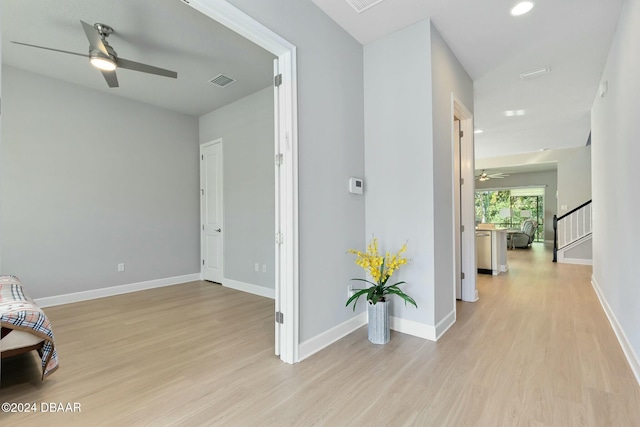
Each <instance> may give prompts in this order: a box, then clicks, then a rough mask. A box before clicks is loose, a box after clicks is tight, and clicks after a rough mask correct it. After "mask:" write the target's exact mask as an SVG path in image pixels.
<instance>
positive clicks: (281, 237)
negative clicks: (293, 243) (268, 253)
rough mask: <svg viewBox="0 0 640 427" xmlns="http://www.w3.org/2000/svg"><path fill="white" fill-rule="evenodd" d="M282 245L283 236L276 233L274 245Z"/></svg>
mask: <svg viewBox="0 0 640 427" xmlns="http://www.w3.org/2000/svg"><path fill="white" fill-rule="evenodd" d="M282 243H284V236H283V235H282V233H276V244H278V245H281V244H282Z"/></svg>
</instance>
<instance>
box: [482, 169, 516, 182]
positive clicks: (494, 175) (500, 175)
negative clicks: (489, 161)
mask: <svg viewBox="0 0 640 427" xmlns="http://www.w3.org/2000/svg"><path fill="white" fill-rule="evenodd" d="M506 176H509V175H508V174H505V173H502V172H493V173H487V172H486V171H485V170H484V169H483V170H482V173H480V175H478V176H476V179H477V180H478V181H489V180H490V179H492V178H499V179H502V178H504V177H506Z"/></svg>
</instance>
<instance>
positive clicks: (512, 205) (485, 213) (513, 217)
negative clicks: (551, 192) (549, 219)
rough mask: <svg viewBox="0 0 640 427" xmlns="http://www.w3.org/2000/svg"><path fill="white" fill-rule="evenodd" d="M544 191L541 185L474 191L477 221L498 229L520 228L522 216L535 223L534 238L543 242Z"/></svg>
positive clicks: (523, 218)
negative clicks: (536, 227)
mask: <svg viewBox="0 0 640 427" xmlns="http://www.w3.org/2000/svg"><path fill="white" fill-rule="evenodd" d="M544 190H545V189H544V187H526V188H514V189H505V190H480V191H476V197H475V206H476V223H489V224H495V225H496V227H499V228H520V225H521V224H522V222H523V221H524V220H525V219H527V218H531V219H533V220H534V221H536V222H537V223H538V229H537V230H536V236H535V241H537V242H542V241H544ZM509 213H510V215H509ZM501 214H502V215H505V216H502V215H501Z"/></svg>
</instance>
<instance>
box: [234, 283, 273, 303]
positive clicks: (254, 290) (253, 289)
mask: <svg viewBox="0 0 640 427" xmlns="http://www.w3.org/2000/svg"><path fill="white" fill-rule="evenodd" d="M222 286H225V287H227V288H231V289H235V290H237V291H242V292H247V293H250V294H254V295H259V296H261V297H266V298H271V299H276V291H275V290H274V289H270V288H265V287H264V286H258V285H252V284H250V283H244V282H239V281H237V280H232V279H222Z"/></svg>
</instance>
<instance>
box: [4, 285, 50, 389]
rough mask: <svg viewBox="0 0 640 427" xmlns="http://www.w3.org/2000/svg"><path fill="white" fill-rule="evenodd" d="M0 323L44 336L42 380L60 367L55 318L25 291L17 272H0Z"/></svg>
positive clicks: (41, 356) (6, 326)
mask: <svg viewBox="0 0 640 427" xmlns="http://www.w3.org/2000/svg"><path fill="white" fill-rule="evenodd" d="M0 325H1V326H2V327H3V328H9V329H14V330H17V331H26V332H29V333H32V334H33V335H36V336H38V337H40V338H42V339H44V345H43V347H42V349H40V350H38V353H39V354H40V358H41V359H42V380H44V378H45V377H46V376H48V375H49V374H51V373H53V372H54V371H55V370H56V369H58V354H57V353H56V350H55V339H54V337H53V331H52V330H51V322H49V319H48V318H47V316H46V315H45V314H44V312H43V311H42V310H41V309H40V308H39V307H38V306H37V305H35V303H34V302H33V300H32V299H31V298H30V297H29V295H27V294H26V293H25V291H24V290H23V289H22V285H21V284H20V280H18V278H17V277H15V276H0Z"/></svg>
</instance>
